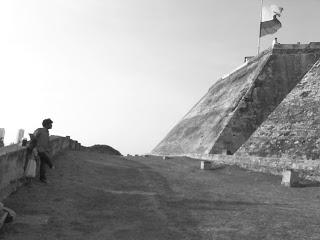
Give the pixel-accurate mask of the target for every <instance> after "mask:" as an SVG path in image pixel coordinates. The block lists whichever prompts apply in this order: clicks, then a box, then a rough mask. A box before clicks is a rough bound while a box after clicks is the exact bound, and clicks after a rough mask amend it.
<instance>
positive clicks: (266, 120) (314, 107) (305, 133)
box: [152, 43, 320, 173]
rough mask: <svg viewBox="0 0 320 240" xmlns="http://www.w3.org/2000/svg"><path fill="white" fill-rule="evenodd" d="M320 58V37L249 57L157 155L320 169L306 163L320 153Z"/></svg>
mask: <svg viewBox="0 0 320 240" xmlns="http://www.w3.org/2000/svg"><path fill="white" fill-rule="evenodd" d="M319 59H320V43H309V44H276V45H274V46H273V48H270V49H267V50H265V51H264V52H262V53H261V54H259V55H258V56H256V57H253V58H250V60H248V61H247V62H246V63H245V64H243V65H242V66H241V67H239V68H238V69H237V70H236V71H234V72H232V73H231V74H229V75H227V76H225V77H223V78H222V79H220V80H218V81H217V82H215V83H214V84H213V86H212V87H211V88H210V89H209V91H208V93H207V94H206V95H205V96H204V97H203V98H202V99H201V100H200V101H199V102H198V103H197V104H196V105H195V106H194V107H193V108H192V109H191V110H190V112H189V113H188V114H187V115H186V116H185V117H184V118H183V119H182V121H181V122H179V123H178V124H177V125H176V126H175V127H174V128H173V129H172V130H171V131H170V132H169V133H168V135H167V136H166V137H165V138H164V139H163V140H162V141H161V142H160V143H159V144H158V146H156V147H155V149H154V150H153V151H152V154H155V155H166V156H168V155H171V156H173V155H174V156H190V157H196V158H202V159H211V160H215V161H219V159H220V161H222V162H223V161H224V162H228V163H233V164H235V163H236V162H237V164H238V165H239V164H240V165H243V166H247V167H246V168H250V169H256V170H258V171H268V170H267V169H266V166H268V167H267V168H269V170H270V169H277V170H272V171H273V173H279V171H280V170H281V169H282V168H284V167H299V168H303V167H302V165H301V164H302V162H303V163H304V166H306V168H308V169H309V170H315V171H319V170H320V168H319V167H318V165H317V162H313V163H310V164H309V165H308V164H307V162H306V161H308V160H319V159H320V134H319V133H320V120H319V119H320V112H319V106H320V105H319V104H320V102H319V96H320V95H319V85H320V61H319ZM225 155H229V156H225ZM226 159H227V160H226ZM262 159H264V160H262ZM259 162H260V163H261V164H260V166H261V167H258V166H259ZM262 162H264V165H265V166H263V164H262ZM280 162H281V163H283V164H280Z"/></svg>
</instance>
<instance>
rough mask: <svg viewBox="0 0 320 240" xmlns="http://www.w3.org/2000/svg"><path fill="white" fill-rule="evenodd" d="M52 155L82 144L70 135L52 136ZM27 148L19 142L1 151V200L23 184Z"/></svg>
mask: <svg viewBox="0 0 320 240" xmlns="http://www.w3.org/2000/svg"><path fill="white" fill-rule="evenodd" d="M50 143H51V155H52V156H55V155H57V154H58V153H60V152H62V151H64V150H67V149H71V150H80V148H81V144H80V143H78V142H77V141H75V140H72V139H70V137H68V136H67V137H60V136H50ZM26 156H27V149H26V147H22V146H20V145H19V144H16V145H10V146H7V147H3V148H1V151H0V201H1V200H2V199H4V198H5V197H7V196H8V195H9V194H10V193H11V192H13V191H15V190H16V189H17V187H19V186H20V185H22V184H23V181H24V167H25V163H26Z"/></svg>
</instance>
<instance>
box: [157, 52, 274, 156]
mask: <svg viewBox="0 0 320 240" xmlns="http://www.w3.org/2000/svg"><path fill="white" fill-rule="evenodd" d="M270 54H271V51H270V50H267V51H265V52H263V53H262V54H261V55H259V56H257V57H255V58H253V59H251V60H250V61H249V62H247V63H246V64H244V65H242V66H241V67H240V68H238V69H236V70H235V71H234V72H232V73H231V74H229V75H227V76H225V77H224V78H223V79H220V80H218V81H217V82H216V83H215V84H214V85H213V86H212V87H211V88H210V89H209V91H208V93H207V94H206V95H205V96H204V97H203V98H202V99H201V100H200V101H199V102H198V103H197V104H196V105H195V106H194V107H193V108H192V109H191V110H190V111H189V113H187V114H186V116H185V117H184V118H183V119H182V120H181V121H180V122H179V123H178V124H177V125H176V126H175V127H174V128H173V129H172V130H171V131H170V132H169V134H168V135H167V136H166V137H165V138H164V139H163V140H162V141H161V142H160V143H159V144H158V146H157V147H156V148H155V149H154V150H153V151H152V153H153V154H160V155H170V154H183V153H185V154H187V153H209V152H210V150H211V149H212V146H213V144H214V142H215V141H216V140H217V138H218V137H219V135H220V133H221V131H223V129H224V128H225V126H226V124H227V123H228V121H229V119H230V118H231V117H232V115H233V112H234V110H235V109H236V108H237V106H238V104H239V102H240V101H241V99H242V98H243V96H244V95H246V93H247V91H248V90H249V89H250V88H251V85H252V83H253V82H254V80H255V78H256V77H257V75H258V74H259V72H260V71H261V69H262V68H263V66H264V64H265V63H266V62H267V60H268V59H269V57H270Z"/></svg>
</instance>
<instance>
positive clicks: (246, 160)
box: [187, 154, 320, 182]
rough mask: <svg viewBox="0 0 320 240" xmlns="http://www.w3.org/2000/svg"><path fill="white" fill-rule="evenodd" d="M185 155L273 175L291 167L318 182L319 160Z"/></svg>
mask: <svg viewBox="0 0 320 240" xmlns="http://www.w3.org/2000/svg"><path fill="white" fill-rule="evenodd" d="M187 156H188V157H191V158H195V159H201V160H207V161H213V162H216V163H219V164H226V165H235V166H238V167H240V168H244V169H248V170H252V171H255V172H264V173H270V174H273V175H282V173H283V171H284V170H286V169H293V170H297V171H298V172H299V175H300V177H301V178H303V179H308V180H313V181H317V182H320V160H306V159H292V158H285V157H282V158H276V157H257V156H245V155H242V156H241V155H221V154H188V155H187Z"/></svg>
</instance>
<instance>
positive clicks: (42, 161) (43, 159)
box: [38, 152, 53, 180]
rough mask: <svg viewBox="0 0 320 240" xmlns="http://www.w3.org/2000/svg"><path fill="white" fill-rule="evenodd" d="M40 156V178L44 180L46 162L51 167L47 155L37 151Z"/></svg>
mask: <svg viewBox="0 0 320 240" xmlns="http://www.w3.org/2000/svg"><path fill="white" fill-rule="evenodd" d="M38 155H39V158H40V180H46V179H47V178H46V164H47V165H48V166H49V167H50V168H52V166H53V165H52V162H51V160H50V158H49V156H48V155H47V154H46V153H44V152H39V153H38Z"/></svg>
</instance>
